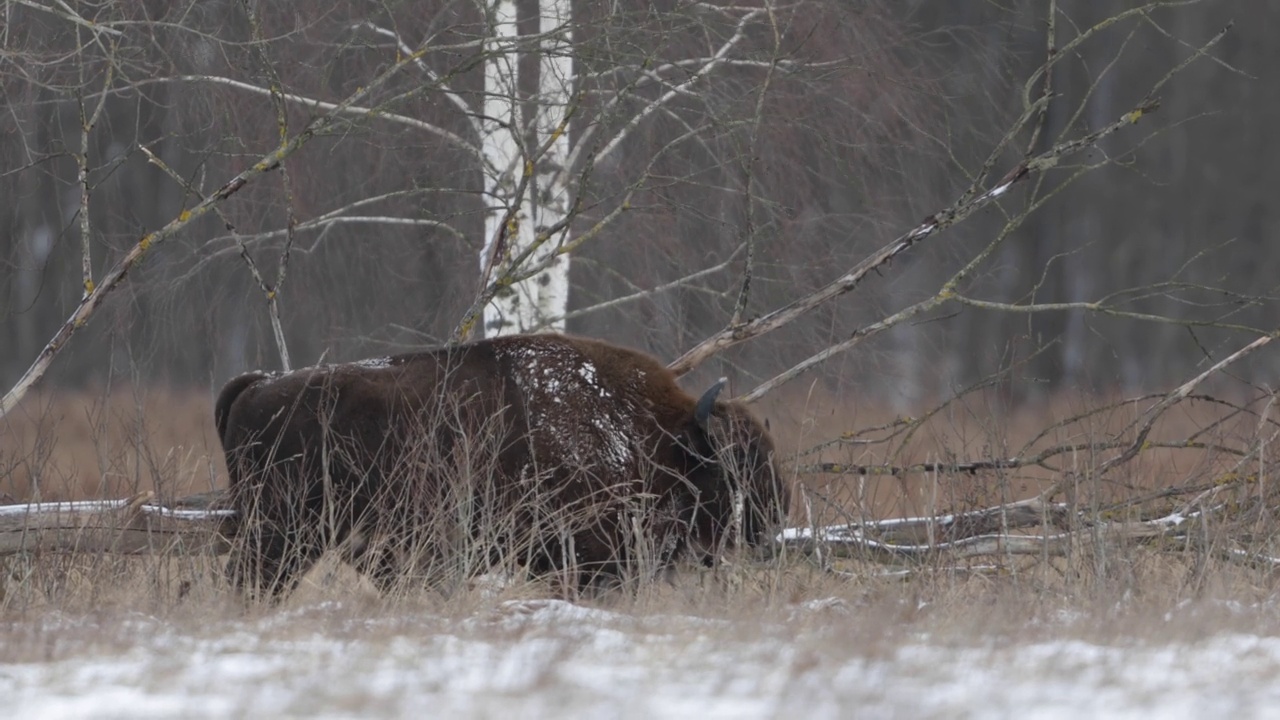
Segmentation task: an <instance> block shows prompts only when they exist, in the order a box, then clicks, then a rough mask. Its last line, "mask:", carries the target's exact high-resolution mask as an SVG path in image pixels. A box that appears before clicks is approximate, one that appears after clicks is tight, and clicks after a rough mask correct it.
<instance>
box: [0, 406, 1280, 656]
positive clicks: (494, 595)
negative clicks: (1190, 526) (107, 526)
mask: <svg viewBox="0 0 1280 720" xmlns="http://www.w3.org/2000/svg"><path fill="white" fill-rule="evenodd" d="M988 403H989V399H983V398H978V399H970V400H967V401H966V402H965V403H957V404H955V405H953V406H952V407H951V408H949V409H948V410H947V411H945V412H942V413H938V414H936V415H934V416H933V417H932V418H930V419H929V420H928V422H926V423H924V424H922V425H920V427H919V428H918V429H917V430H916V431H915V432H914V436H913V438H912V439H911V440H910V441H909V442H905V443H904V442H901V437H900V436H894V437H893V438H892V439H890V440H889V441H885V442H878V441H877V442H870V443H864V444H848V443H845V444H835V445H830V446H828V447H826V448H825V449H823V450H821V452H818V453H813V454H811V455H805V456H801V457H799V458H798V459H797V460H795V461H794V465H796V466H798V465H800V464H803V463H813V462H817V461H819V460H821V461H828V462H840V463H846V464H852V463H858V464H883V463H890V464H895V465H908V464H910V463H913V462H921V461H933V460H948V459H950V460H957V459H971V458H981V457H993V456H994V457H1001V456H1004V457H1007V456H1010V455H1012V454H1013V453H1014V452H1015V451H1016V450H1017V449H1018V448H1020V447H1022V445H1023V444H1025V443H1027V442H1028V441H1029V440H1032V439H1033V438H1034V437H1035V435H1036V434H1037V433H1039V432H1040V430H1041V429H1042V428H1045V427H1048V426H1052V425H1053V424H1054V423H1056V422H1060V421H1061V420H1062V419H1063V418H1068V417H1072V416H1076V415H1079V414H1081V413H1082V412H1083V411H1084V410H1085V409H1087V408H1090V407H1097V406H1099V405H1101V404H1105V403H1103V402H1101V401H1098V400H1088V401H1086V400H1084V399H1081V398H1065V397H1064V398H1059V399H1057V400H1055V401H1054V402H1053V403H1050V404H1049V405H1046V406H1043V407H1040V408H1034V409H1030V408H1025V409H1018V410H1015V411H1007V412H1006V411H1003V410H1001V409H1000V408H999V407H995V406H992V405H990V404H988ZM1141 409H1142V406H1141V405H1140V404H1138V403H1130V404H1127V405H1126V404H1120V405H1117V406H1116V407H1114V408H1113V409H1111V410H1109V411H1107V412H1105V413H1100V414H1098V415H1096V416H1092V417H1089V418H1087V419H1086V420H1083V421H1080V422H1076V423H1072V424H1068V425H1063V426H1061V427H1059V428H1057V429H1055V430H1053V431H1052V432H1050V433H1048V434H1047V435H1045V437H1043V438H1042V439H1041V440H1040V441H1039V442H1038V444H1036V445H1035V447H1036V448H1043V447H1048V446H1051V445H1056V444H1062V443H1081V442H1087V441H1090V440H1091V439H1092V440H1093V441H1095V442H1099V443H1100V442H1103V441H1105V440H1107V439H1111V438H1116V437H1125V435H1124V433H1125V432H1126V426H1127V425H1129V424H1131V423H1132V421H1133V419H1134V418H1135V417H1136V416H1137V415H1138V413H1139V412H1140V411H1141ZM762 411H763V413H762V414H766V415H768V416H769V417H771V419H772V426H773V429H774V432H775V434H776V435H777V437H778V439H779V441H780V446H781V447H782V448H783V451H784V452H787V453H796V452H797V451H800V450H804V449H807V448H812V447H814V446H816V445H819V444H820V443H822V442H825V441H830V440H832V439H834V438H838V437H840V436H841V435H842V434H844V433H849V432H851V431H858V430H860V429H864V428H868V427H877V426H887V425H890V424H891V423H892V421H893V420H894V419H895V418H894V417H893V416H892V414H890V413H888V412H885V411H883V410H879V411H878V410H875V409H870V408H860V409H858V411H857V412H851V411H848V412H847V411H844V410H842V409H840V408H834V407H826V406H823V405H822V404H820V403H818V402H816V401H815V400H813V399H812V396H810V397H809V398H805V399H801V400H799V401H795V400H792V401H787V400H780V401H774V403H773V404H772V405H771V406H768V407H764V408H762ZM1259 412H1261V411H1259ZM210 415H211V412H210V399H209V397H208V395H207V394H206V393H203V392H179V391H172V390H154V389H153V390H150V391H147V392H139V391H133V390H129V391H117V392H115V393H112V394H110V395H108V396H106V397H105V398H104V397H103V396H101V395H95V394H92V393H81V394H57V395H42V396H36V397H33V398H31V399H29V400H28V402H27V403H25V404H24V405H23V406H22V407H21V408H20V409H19V410H18V411H17V412H15V413H13V414H12V415H10V417H9V418H7V419H6V420H4V421H2V422H3V423H4V425H3V432H2V433H0V492H4V493H6V494H8V495H10V496H12V497H13V498H15V499H18V500H27V499H33V498H35V497H37V489H38V496H39V497H40V498H41V499H45V500H50V499H79V498H97V497H122V496H127V495H130V494H132V493H135V492H137V491H139V490H143V489H156V490H159V491H160V493H161V496H162V497H176V496H181V495H184V494H188V493H191V492H200V491H204V490H207V489H209V488H211V487H216V486H220V485H222V484H224V482H225V480H224V478H225V470H224V468H223V461H222V458H221V452H220V448H219V447H218V444H217V441H216V439H215V438H214V432H213V427H212V420H211V417H210ZM1259 427H1260V422H1259V415H1258V414H1254V415H1247V414H1236V415H1234V416H1230V413H1228V412H1226V411H1225V410H1224V409H1223V408H1222V407H1219V406H1215V405H1212V404H1210V403H1199V404H1195V403H1188V404H1187V405H1185V406H1184V407H1182V408H1179V409H1178V410H1176V411H1175V412H1173V413H1170V414H1169V416H1168V417H1166V418H1165V419H1163V421H1162V423H1161V424H1160V425H1159V426H1158V427H1157V429H1156V431H1155V432H1154V433H1153V435H1152V438H1153V439H1160V438H1165V439H1169V438H1174V439H1176V438H1186V437H1188V436H1190V435H1192V434H1194V433H1197V432H1202V433H1203V434H1202V435H1201V436H1200V439H1201V440H1202V441H1204V442H1206V443H1212V444H1218V445H1231V446H1233V447H1242V448H1244V447H1250V446H1251V445H1250V444H1251V443H1253V444H1256V442H1257V438H1258V437H1259V436H1260V431H1259ZM892 432H893V431H892V430H886V431H883V432H880V433H878V434H877V433H870V434H867V435H865V436H863V437H862V438H861V439H863V440H868V439H871V440H875V439H877V438H883V437H886V436H891V435H892ZM1114 452H1115V451H1114V450H1099V451H1096V452H1088V451H1077V452H1074V453H1068V454H1065V455H1063V456H1059V457H1058V458H1056V459H1055V462H1057V463H1059V464H1060V465H1061V466H1062V467H1065V468H1066V469H1068V470H1070V471H1072V472H1075V473H1077V474H1078V475H1079V476H1080V477H1081V478H1082V480H1081V481H1080V482H1079V483H1078V484H1077V485H1076V486H1075V491H1078V492H1079V494H1080V495H1081V496H1082V497H1083V496H1085V495H1090V496H1096V497H1098V498H1103V499H1107V500H1112V499H1116V498H1123V497H1133V496H1135V495H1142V494H1144V493H1149V492H1151V491H1153V490H1160V489H1166V488H1172V487H1179V486H1184V485H1196V484H1202V483H1207V484H1210V485H1212V484H1213V483H1215V482H1218V483H1220V484H1221V483H1223V482H1228V483H1230V482H1234V480H1230V481H1223V480H1222V478H1224V477H1227V475H1226V473H1229V472H1233V468H1236V469H1235V470H1234V472H1237V475H1240V476H1243V474H1244V473H1245V470H1242V469H1240V468H1238V467H1237V466H1238V465H1239V463H1240V458H1239V457H1238V456H1234V455H1230V454H1228V453H1223V452H1219V451H1214V450H1207V449H1203V448H1201V449H1194V448H1193V449H1162V448H1153V449H1150V450H1148V451H1145V452H1143V453H1141V454H1140V456H1139V457H1138V458H1137V459H1135V460H1134V461H1133V462H1131V463H1130V464H1128V465H1126V466H1125V467H1124V468H1123V472H1121V473H1118V474H1116V476H1115V478H1112V479H1109V480H1108V481H1107V482H1106V483H1105V484H1097V485H1095V486H1090V485H1089V482H1090V478H1089V468H1090V467H1096V465H1097V463H1098V462H1100V460H1101V459H1102V458H1105V457H1107V456H1109V454H1111V453H1114ZM1262 457H1264V458H1265V457H1266V456H1265V454H1263V455H1262ZM1249 462H1250V463H1251V465H1250V468H1247V470H1249V472H1252V473H1254V474H1255V478H1254V479H1253V480H1251V481H1249V482H1243V481H1242V482H1241V483H1240V486H1239V488H1238V489H1237V488H1234V487H1233V488H1231V489H1230V492H1231V493H1236V494H1242V495H1247V494H1249V493H1253V494H1257V493H1258V492H1260V490H1259V488H1260V487H1261V486H1263V485H1266V484H1267V478H1266V475H1265V473H1266V466H1265V463H1263V464H1262V465H1259V463H1260V462H1262V461H1260V460H1258V459H1256V458H1254V459H1250V460H1249ZM1259 467H1261V468H1262V470H1263V472H1262V473H1258V472H1257V471H1258V468H1259ZM1232 477H1235V476H1232ZM1117 478H1118V479H1117ZM1054 479H1055V475H1054V473H1053V472H1052V471H1050V470H1049V469H1046V468H1043V467H1036V468H1031V469H1025V470H1010V471H999V472H997V471H992V472H986V473H979V474H967V473H959V474H950V475H949V474H947V473H942V472H933V473H919V474H914V475H907V476H904V477H883V476H881V477H876V476H867V477H862V478H859V477H850V476H842V475H815V476H807V477H805V478H803V479H802V481H801V482H802V484H803V485H804V486H805V487H806V488H808V489H809V490H811V491H812V492H811V493H808V494H807V495H806V497H807V499H808V501H809V502H808V504H807V508H806V504H805V503H803V502H800V503H796V505H797V506H798V507H797V508H796V509H795V513H793V521H795V522H797V523H805V522H808V521H814V522H831V521H840V520H847V519H849V518H854V517H856V518H863V517H870V518H883V517H888V516H900V515H913V514H923V513H931V512H935V511H939V512H940V511H949V510H959V509H966V508H972V507H981V506H985V505H988V504H991V503H993V502H1001V501H1006V500H1010V499H1015V498H1021V497H1027V496H1028V495H1031V494H1034V493H1036V492H1038V491H1040V490H1042V489H1043V488H1044V487H1046V486H1047V484H1048V483H1049V482H1051V481H1053V480H1054ZM1224 497H1225V496H1224ZM828 501H829V502H828ZM1170 502H1172V501H1170ZM806 509H808V510H809V511H810V512H812V513H813V516H806ZM1254 522H1255V523H1257V522H1261V520H1259V519H1258V518H1256V517H1255V518H1254ZM1273 535H1274V532H1273V530H1272V529H1271V525H1267V526H1266V527H1261V526H1259V527H1257V528H1255V532H1253V534H1251V535H1250V536H1249V537H1250V538H1251V539H1252V541H1253V542H1255V543H1256V544H1257V546H1258V547H1259V548H1265V547H1269V543H1270V540H1271V537H1272V536H1273ZM222 562H223V561H222V559H212V558H204V557H180V556H174V557H164V556H161V557H143V558H129V557H116V556H111V555H81V556H77V557H65V556H40V557H16V558H7V559H3V560H0V564H3V567H4V576H3V583H4V584H3V592H4V594H3V598H2V599H0V614H3V615H4V616H8V617H24V616H25V617H32V616H38V615H40V614H42V613H46V612H50V611H57V612H69V613H89V612H108V611H110V610H111V609H113V608H114V609H120V610H123V609H133V610H144V611H145V612H148V613H155V614H160V615H162V616H169V615H172V616H173V617H175V619H176V618H180V617H192V618H200V617H210V616H215V615H220V614H221V615H226V614H229V615H231V616H236V615H238V614H240V613H243V612H244V609H243V606H242V605H241V604H240V603H239V602H238V601H237V600H236V599H235V598H233V597H232V596H231V593H230V592H229V591H228V589H227V587H226V583H225V580H224V579H223V578H222V577H221V572H220V571H221V564H222ZM903 568H905V569H906V570H909V573H907V574H906V575H905V576H899V575H895V574H893V573H892V572H890V571H893V570H901V569H903ZM1274 580H1275V578H1274V573H1273V572H1272V570H1271V569H1269V568H1258V567H1250V566H1245V565H1241V564H1237V563H1233V562H1227V561H1225V560H1223V559H1222V558H1221V557H1220V556H1219V555H1216V554H1214V553H1213V552H1211V551H1210V550H1209V549H1207V548H1205V547H1190V546H1187V547H1169V546H1167V545H1159V544H1157V545H1154V546H1153V545H1149V544H1142V543H1138V542H1129V543H1125V542H1117V541H1114V540H1109V539H1099V540H1098V542H1096V543H1090V542H1082V543H1080V544H1078V546H1076V547H1074V548H1073V550H1072V552H1071V553H1069V554H1068V555H1067V556H1066V557H1044V558H1042V557H1027V558H994V559H990V560H973V561H968V562H962V563H955V562H951V561H948V560H947V559H946V558H945V557H931V558H928V559H925V560H921V561H917V562H913V563H911V564H907V565H905V566H900V567H898V568H886V566H885V565H883V564H880V563H876V562H870V561H860V560H841V561H837V562H835V563H834V564H832V565H831V566H829V567H826V568H819V567H817V566H815V565H814V564H813V563H812V562H811V561H810V560H809V559H808V558H804V557H797V556H794V555H792V556H789V557H784V558H782V559H780V560H777V561H775V562H772V563H766V564H750V563H746V562H742V563H740V564H738V565H734V566H727V567H721V568H718V569H716V570H714V571H712V570H703V569H697V568H684V569H683V570H682V571H680V572H679V573H677V574H676V576H675V579H674V580H673V581H671V582H659V583H655V584H652V585H647V586H643V587H641V588H639V589H638V590H636V591H635V592H626V593H607V594H605V595H603V596H601V597H599V598H595V599H590V600H587V602H591V603H595V604H603V605H608V606H611V607H616V608H622V609H625V610H627V611H628V612H635V613H640V614H646V613H648V614H651V613H670V612H677V613H687V614H694V615H710V616H718V617H739V618H741V617H751V616H765V615H776V614H777V613H779V612H780V611H783V610H785V609H786V608H789V607H795V606H799V605H802V604H803V603H806V602H809V601H814V600H824V599H832V598H834V599H835V600H836V601H838V603H837V604H839V605H840V606H842V607H846V608H856V613H854V614H856V615H857V617H859V618H861V619H860V620H859V623H858V624H860V625H861V624H863V621H864V620H865V623H866V625H867V628H869V629H870V628H878V627H879V626H880V624H881V623H882V622H883V623H890V624H893V625H895V626H896V625H901V624H904V623H905V624H906V625H908V626H909V625H911V624H912V623H916V622H927V623H937V628H941V627H951V628H953V629H956V631H957V632H974V633H983V634H985V633H990V632H1000V631H1001V630H1000V629H999V628H1005V627H1024V628H1025V627H1034V626H1035V623H1036V622H1037V621H1038V620H1043V619H1044V618H1047V617H1054V618H1057V617H1063V616H1079V617H1082V618H1089V621H1088V622H1087V623H1085V625H1087V626H1088V627H1090V628H1095V627H1096V628H1106V627H1109V625H1108V623H1111V622H1115V623H1117V624H1122V625H1125V626H1126V627H1137V625H1135V624H1134V622H1133V620H1132V617H1133V616H1136V615H1135V613H1137V614H1142V615H1143V616H1145V614H1146V613H1150V615H1151V617H1152V618H1156V619H1157V620H1153V622H1155V623H1156V624H1157V625H1159V626H1160V627H1164V625H1161V624H1160V622H1159V621H1158V618H1160V617H1163V615H1162V613H1166V612H1168V611H1170V610H1171V609H1176V608H1180V607H1184V606H1185V605H1186V604H1187V603H1192V604H1193V605H1195V606H1197V607H1211V606H1214V605H1213V603H1229V604H1230V605H1231V606H1232V607H1246V608H1269V607H1270V605H1269V604H1268V599H1269V598H1270V596H1271V595H1272V594H1273V593H1274V591H1275V582H1274ZM553 594H555V590H554V589H552V588H550V587H549V586H547V585H546V584H545V583H538V582H525V581H521V582H515V583H508V584H507V585H505V586H502V587H499V588H496V589H495V587H493V586H486V587H464V588H461V589H457V588H455V589H454V590H453V591H452V592H451V593H450V594H448V595H447V596H446V595H444V594H442V593H440V592H438V591H426V590H421V589H414V588H408V589H404V590H403V591H398V592H396V593H394V594H393V596H391V597H383V596H380V595H379V594H378V593H377V592H376V591H375V590H374V589H373V588H372V586H371V585H370V584H369V582H368V581H367V580H365V579H364V578H362V577H360V576H359V575H357V574H355V573H354V572H353V571H351V570H350V568H347V567H345V566H343V565H341V564H340V563H338V562H337V561H336V560H335V559H334V558H333V557H327V558H326V559H325V561H324V562H322V563H321V564H320V566H319V567H317V568H315V569H314V570H312V571H311V572H310V573H309V574H308V575H307V578H306V580H305V581H304V582H303V585H302V587H301V588H300V589H299V591H297V592H296V593H295V594H294V595H293V596H292V597H291V598H290V599H289V600H288V601H287V603H286V606H294V607H298V606H308V605H313V604H315V603H318V602H322V601H326V600H332V601H340V602H342V603H343V604H344V606H345V607H348V608H352V607H357V608H362V609H363V610H362V612H363V611H364V610H368V611H370V612H378V613H384V612H392V613H394V612H398V610H397V609H398V608H416V609H424V608H425V609H430V610H431V611H432V612H433V613H437V614H442V615H444V616H457V615H466V614H468V613H473V612H474V611H475V610H476V608H478V607H487V606H492V605H493V604H495V603H497V602H499V601H502V600H511V599H527V598H534V597H546V596H549V595H553ZM1210 601H1211V602H1210ZM258 611H263V610H262V609H261V608H260V609H259V610H258ZM1251 612H1252V611H1251ZM1258 612H1261V613H1262V614H1264V615H1267V617H1270V615H1269V613H1270V612H1271V611H1270V610H1266V611H1265V612H1264V611H1262V610H1259V611H1258ZM1210 615H1212V616H1213V618H1214V619H1213V620H1211V621H1210V620H1205V621H1204V622H1205V624H1206V627H1207V626H1210V625H1212V624H1213V623H1215V622H1224V623H1225V622H1235V621H1234V620H1232V618H1234V617H1236V615H1233V614H1232V613H1229V612H1225V611H1224V613H1223V614H1222V615H1221V617H1219V616H1218V615H1214V614H1213V613H1210ZM1248 615H1249V617H1253V615H1252V614H1248ZM1206 617H1208V616H1206ZM1250 622H1253V620H1250ZM1268 622H1271V621H1270V620H1268ZM931 627H932V625H931ZM1267 627H1273V625H1267ZM966 628H967V629H966ZM1100 632H1105V630H1100Z"/></svg>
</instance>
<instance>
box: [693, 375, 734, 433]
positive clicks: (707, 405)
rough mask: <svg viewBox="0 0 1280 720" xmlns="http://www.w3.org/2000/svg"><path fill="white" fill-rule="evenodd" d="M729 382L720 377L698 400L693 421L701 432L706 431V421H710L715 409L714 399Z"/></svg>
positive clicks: (727, 379)
mask: <svg viewBox="0 0 1280 720" xmlns="http://www.w3.org/2000/svg"><path fill="white" fill-rule="evenodd" d="M728 382H729V378H725V377H722V378H720V379H719V380H717V381H716V384H715V385H712V386H711V387H709V388H707V391H706V392H704V393H702V397H700V398H698V406H697V407H696V408H694V410H693V420H694V422H696V423H698V427H700V428H702V430H703V432H706V430H707V421H708V420H710V419H711V411H712V410H715V409H716V398H717V397H719V396H720V391H721V390H723V389H724V386H725V385H726V384H727V383H728Z"/></svg>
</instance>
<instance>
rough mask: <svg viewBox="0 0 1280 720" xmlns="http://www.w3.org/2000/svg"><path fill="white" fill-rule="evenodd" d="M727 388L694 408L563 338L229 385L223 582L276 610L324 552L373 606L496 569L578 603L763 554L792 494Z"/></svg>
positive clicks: (631, 360)
mask: <svg viewBox="0 0 1280 720" xmlns="http://www.w3.org/2000/svg"><path fill="white" fill-rule="evenodd" d="M723 385H724V381H723V380H721V381H720V382H719V383H716V384H715V385H714V386H713V387H711V389H709V390H708V391H707V392H706V393H705V394H703V395H702V397H701V398H700V399H696V398H694V397H693V396H691V395H689V394H687V393H686V392H685V391H684V390H682V389H681V388H680V386H679V385H678V384H677V383H676V379H675V376H674V375H672V373H671V372H670V371H668V370H667V369H666V368H665V367H663V365H662V364H661V363H659V362H658V361H657V360H656V359H654V358H653V357H651V356H649V355H646V354H644V353H641V352H638V351H635V350H631V349H628V348H623V347H619V346H616V345H611V344H608V343H605V342H601V341H597V340H590V339H586V338H577V337H570V336H564V335H516V336H508V337H499V338H493V339H488V340H482V341H478V342H475V343H471V344H468V345H463V346H459V347H453V348H446V349H439V350H432V351H427V352H421V353H412V354H406V355H397V356H393V357H388V358H376V359H370V360H362V361H359V362H354V363H346V364H338V365H326V366H319V367H312V368H304V369H300V370H295V371H292V372H285V373H262V372H252V373H248V374H245V375H241V376H240V377H237V378H235V379H233V380H231V381H230V382H229V383H227V385H226V386H225V387H224V388H223V390H222V393H221V394H220V396H219V397H218V401H217V404H216V407H215V419H216V422H217V427H218V434H219V437H220V439H221V441H222V446H223V450H224V452H225V453H226V460H227V469H228V472H229V474H230V484H231V495H232V499H233V502H234V504H235V508H236V509H237V511H238V512H239V514H240V516H241V518H242V522H243V525H242V531H241V533H240V541H239V542H240V543H241V546H240V548H239V549H238V550H237V552H235V553H234V554H233V556H232V559H231V561H230V563H229V566H228V571H229V574H230V576H231V577H232V579H233V581H234V582H235V584H236V585H237V586H238V587H240V588H241V589H243V590H244V591H245V592H247V593H248V594H250V595H262V596H266V597H277V596H279V595H281V594H283V593H285V592H287V591H288V590H289V589H291V588H292V587H293V586H294V584H295V583H296V582H297V580H298V578H299V577H300V575H301V574H302V573H304V572H305V571H306V570H307V569H308V568H309V567H310V566H311V565H312V564H313V563H314V562H315V561H316V560H317V559H318V558H319V556H320V555H321V554H322V553H323V552H324V551H325V550H326V549H328V548H336V549H339V550H341V551H342V552H343V553H344V554H345V556H346V558H347V559H348V560H350V561H352V562H353V563H354V564H355V565H356V567H357V568H359V569H361V570H362V571H364V572H366V573H368V574H369V575H370V576H371V577H372V579H373V580H374V581H375V582H376V583H378V584H379V585H380V586H382V587H383V588H384V589H385V588H387V587H389V586H391V585H392V584H393V583H394V582H396V581H397V580H398V579H399V578H401V577H404V576H405V575H406V574H408V573H411V572H418V573H421V574H424V575H426V579H427V581H428V582H432V581H437V580H440V579H442V578H441V576H443V575H448V574H450V573H452V574H453V575H455V576H456V575H457V574H458V573H471V572H481V571H483V570H484V569H485V568H486V567H488V566H489V565H490V564H492V563H494V562H500V561H508V562H511V563H515V564H519V565H523V566H524V567H526V568H527V569H528V570H529V571H530V572H533V573H535V574H547V573H556V574H557V575H559V576H560V577H562V578H570V582H571V583H572V584H574V585H576V586H577V587H578V588H579V589H581V588H585V587H587V586H588V585H590V584H592V583H594V582H596V581H598V580H601V579H603V580H607V581H613V580H617V579H620V578H622V577H625V576H632V577H643V576H646V575H648V574H651V573H652V572H653V571H654V570H656V569H659V568H661V567H664V566H666V565H668V564H669V563H670V562H671V561H673V560H674V559H676V558H677V557H679V556H681V555H691V556H692V557H693V558H694V559H697V560H702V561H704V562H710V561H711V560H712V559H713V558H714V557H715V556H716V555H717V554H718V553H719V552H721V551H722V550H723V549H724V548H726V547H728V546H730V545H733V544H734V543H736V542H737V541H738V540H740V539H741V540H743V541H745V543H746V544H748V545H751V546H764V545H766V544H768V543H770V542H771V539H772V534H773V532H774V531H775V530H776V529H777V528H778V527H779V526H780V524H781V522H782V521H783V519H784V518H785V516H786V512H787V508H788V502H789V493H788V490H787V487H786V484H785V483H784V481H783V479H782V477H781V475H780V474H779V472H778V467H777V465H776V464H775V461H774V457H773V455H774V444H773V440H772V438H770V436H769V433H768V432H767V430H766V429H765V427H764V426H763V425H762V424H761V423H760V422H759V421H757V420H756V418H754V417H753V416H752V415H751V414H750V412H748V410H747V409H746V408H745V407H743V406H742V405H739V404H737V403H733V402H723V401H717V399H716V398H717V396H718V394H719V392H720V390H721V389H722V387H723ZM629 574H630V575H629Z"/></svg>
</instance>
